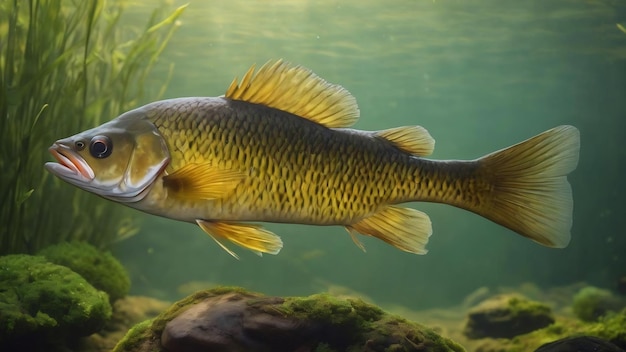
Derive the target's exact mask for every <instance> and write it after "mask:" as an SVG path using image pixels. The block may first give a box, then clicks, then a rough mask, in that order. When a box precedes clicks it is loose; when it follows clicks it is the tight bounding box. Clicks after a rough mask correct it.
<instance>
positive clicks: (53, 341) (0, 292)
mask: <svg viewBox="0 0 626 352" xmlns="http://www.w3.org/2000/svg"><path fill="white" fill-rule="evenodd" d="M0 268H1V269H2V270H0V346H2V347H3V350H7V351H28V350H42V349H43V350H54V349H55V348H57V347H58V346H63V345H64V344H65V342H66V341H70V340H74V339H77V338H78V337H80V336H87V335H89V334H91V333H94V332H96V331H98V330H100V329H101V328H102V327H103V326H104V324H105V322H106V321H107V320H108V319H109V317H110V316H111V305H110V304H109V298H108V296H107V294H106V293H104V292H102V291H98V290H96V289H95V288H94V287H93V286H91V285H90V284H89V283H88V282H87V281H85V279H83V278H82V277H81V276H80V275H78V274H77V273H75V272H73V271H72V270H70V269H68V268H67V267H65V266H61V265H56V264H53V263H50V262H48V261H47V260H46V259H45V258H44V257H41V256H30V255H7V256H4V257H0Z"/></svg>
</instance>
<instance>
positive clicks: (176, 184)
mask: <svg viewBox="0 0 626 352" xmlns="http://www.w3.org/2000/svg"><path fill="white" fill-rule="evenodd" d="M244 177H245V174H244V173H243V172H241V171H238V170H232V169H229V170H222V169H219V168H218V167H216V166H213V165H211V164H210V163H203V164H187V165H185V166H183V167H182V168H180V169H178V170H176V171H175V172H173V173H171V174H169V175H167V176H165V177H163V186H164V187H165V188H167V189H168V190H169V192H171V194H172V195H174V196H175V197H179V198H184V199H218V198H222V197H224V196H225V195H226V194H228V193H229V192H231V191H232V190H233V189H235V187H236V186H237V185H238V184H239V183H240V182H241V180H243V178H244Z"/></svg>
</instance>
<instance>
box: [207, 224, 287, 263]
mask: <svg viewBox="0 0 626 352" xmlns="http://www.w3.org/2000/svg"><path fill="white" fill-rule="evenodd" d="M196 222H197V223H198V226H200V228H201V229H202V230H204V232H206V233H207V234H209V236H211V238H213V239H214V240H215V242H217V244H219V245H220V247H222V248H223V249H224V250H225V251H226V252H228V254H230V255H232V256H233V257H235V258H237V259H239V256H237V254H235V252H233V251H232V250H230V249H228V248H227V247H226V246H225V245H224V244H223V243H222V240H224V239H227V240H229V241H231V242H233V243H235V244H237V245H239V246H241V247H244V248H247V249H249V250H251V251H253V252H255V253H257V254H259V255H261V254H263V253H269V254H278V252H280V250H281V249H282V248H283V241H282V240H281V239H280V237H278V236H277V235H276V234H274V233H272V232H270V231H267V230H265V229H264V228H262V227H261V226H259V225H253V224H242V223H234V222H213V221H207V220H196Z"/></svg>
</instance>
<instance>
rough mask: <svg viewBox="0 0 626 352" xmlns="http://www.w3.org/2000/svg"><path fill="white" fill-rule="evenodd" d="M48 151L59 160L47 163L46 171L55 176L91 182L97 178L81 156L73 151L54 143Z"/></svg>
mask: <svg viewBox="0 0 626 352" xmlns="http://www.w3.org/2000/svg"><path fill="white" fill-rule="evenodd" d="M48 151H49V152H50V154H52V156H53V157H54V158H55V159H56V160H57V162H56V163H55V162H47V163H46V164H45V167H46V169H48V171H50V172H52V173H53V174H55V175H57V176H59V177H61V178H64V179H72V180H75V181H82V182H91V181H93V179H94V178H95V174H94V172H93V170H92V169H91V167H90V166H89V164H87V162H86V161H85V159H83V158H82V157H81V156H80V155H78V154H77V153H76V152H74V151H73V150H72V149H70V148H68V147H66V146H64V145H62V144H59V143H54V144H53V145H52V146H51V147H50V148H48Z"/></svg>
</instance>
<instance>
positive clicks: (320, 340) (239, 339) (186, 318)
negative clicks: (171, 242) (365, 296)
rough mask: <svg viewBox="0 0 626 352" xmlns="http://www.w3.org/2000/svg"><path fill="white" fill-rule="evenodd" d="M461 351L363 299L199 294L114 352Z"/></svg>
mask: <svg viewBox="0 0 626 352" xmlns="http://www.w3.org/2000/svg"><path fill="white" fill-rule="evenodd" d="M298 349H301V350H307V351H319V352H322V351H326V352H330V351H464V349H463V348H462V347H461V346H460V345H458V344H456V343H454V342H452V341H451V340H449V339H446V338H443V337H441V336H439V335H437V334H436V333H435V332H433V331H432V330H430V329H428V328H426V327H424V326H421V325H419V324H416V323H413V322H409V321H407V320H405V319H402V318H399V317H396V316H392V315H389V314H387V313H385V312H384V311H382V310H381V309H380V308H378V307H376V306H373V305H370V304H367V303H365V302H363V301H361V300H358V299H347V300H343V299H338V298H335V297H333V296H330V295H326V294H320V295H313V296H310V297H304V298H298V297H288V298H280V297H268V296H264V295H261V294H258V293H252V292H248V291H245V290H243V289H240V288H229V287H220V288H216V289H212V290H207V291H201V292H198V293H196V294H194V295H192V296H189V297H187V298H185V299H183V300H181V301H179V302H177V303H175V304H174V305H173V306H172V307H171V308H170V309H169V310H168V311H166V312H164V313H162V314H161V315H160V316H158V317H157V318H155V319H153V320H149V321H145V322H143V323H141V324H139V325H137V326H136V327H135V328H133V329H132V330H131V331H129V333H128V334H127V335H126V337H125V338H124V339H123V340H122V341H120V343H119V344H118V345H117V346H116V348H115V350H114V351H117V352H122V351H165V350H176V351H198V350H212V351H213V350H215V351H226V350H228V351H231V350H232V351H247V350H254V351H275V352H279V351H294V350H298Z"/></svg>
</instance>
